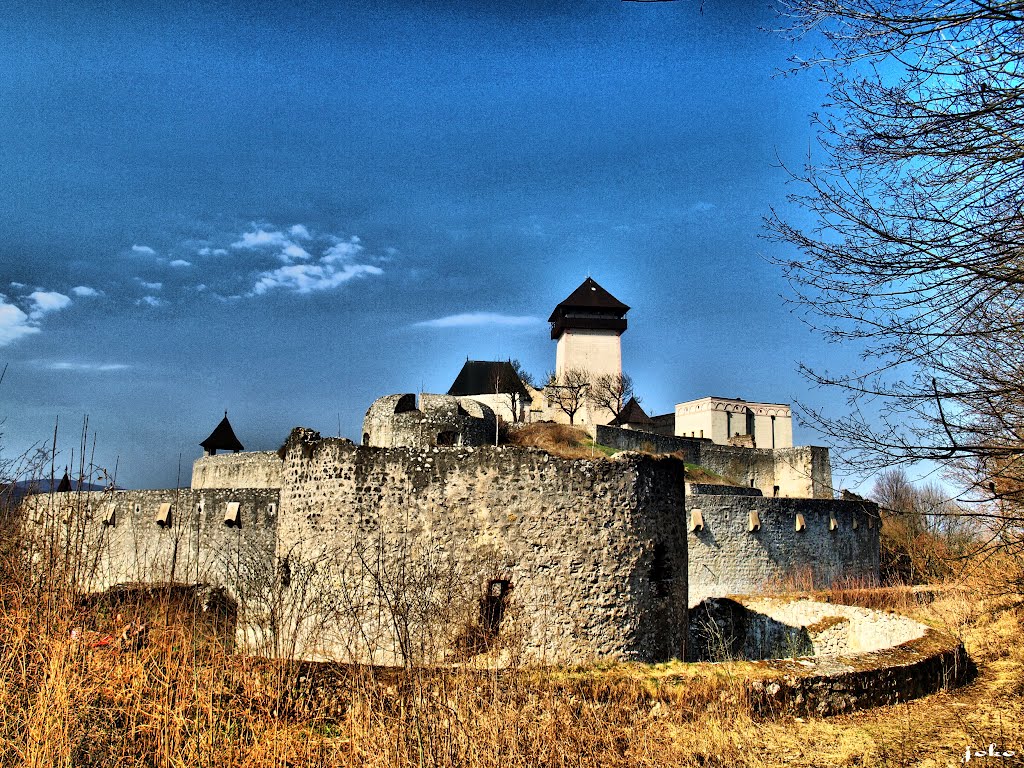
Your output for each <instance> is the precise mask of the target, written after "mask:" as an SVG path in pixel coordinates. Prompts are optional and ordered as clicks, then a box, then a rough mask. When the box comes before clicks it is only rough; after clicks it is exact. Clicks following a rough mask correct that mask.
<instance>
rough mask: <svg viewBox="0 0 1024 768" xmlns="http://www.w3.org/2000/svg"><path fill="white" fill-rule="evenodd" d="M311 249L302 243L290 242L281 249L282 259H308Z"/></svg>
mask: <svg viewBox="0 0 1024 768" xmlns="http://www.w3.org/2000/svg"><path fill="white" fill-rule="evenodd" d="M308 258H310V256H309V251H307V250H306V249H305V248H303V247H302V246H301V245H296V244H295V243H288V245H286V246H285V248H284V250H283V251H281V261H291V260H292V259H308Z"/></svg>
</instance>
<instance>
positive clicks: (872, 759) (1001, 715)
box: [0, 591, 1024, 768]
mask: <svg viewBox="0 0 1024 768" xmlns="http://www.w3.org/2000/svg"><path fill="white" fill-rule="evenodd" d="M4 597H5V599H2V600H0V604H2V605H3V608H2V615H0V643H2V645H0V764H2V765H5V766H6V765H11V766H22V765H27V766H51V765H56V766H72V765H75V766H79V765H87V766H88V765H97V766H98V765H103V766H105V768H106V767H109V766H113V765H117V766H122V765H124V766H134V765H138V766H143V765H173V766H194V765H217V766H286V765H293V766H297V765H306V764H314V765H318V766H342V765H346V766H347V765H354V766H392V765H394V766H412V765H440V766H487V767H490V766H494V767H495V768H497V767H498V766H501V768H508V767H509V766H539V765H566V766H568V765H599V766H606V765H607V766H698V765H702V766H706V765H723V766H724V765H742V766H771V765H788V766H828V765H864V766H891V765H952V764H955V762H956V760H958V759H960V758H961V757H962V755H963V753H964V750H965V749H966V747H967V746H968V744H970V745H974V746H976V747H977V748H979V749H980V748H983V747H986V748H987V745H988V744H989V743H991V742H996V743H998V744H1000V745H1001V746H1002V747H1003V748H1004V749H1019V748H1020V747H1021V746H1024V745H1022V744H1021V743H1020V741H1021V736H1020V733H1019V729H1018V727H1017V726H1018V724H1019V723H1020V722H1022V719H1021V718H1022V717H1024V707H1022V699H1024V650H1022V647H1021V643H1020V636H1021V632H1022V630H1024V606H1022V605H1021V603H1020V602H1019V601H1014V600H1012V599H1009V598H999V599H994V600H982V599H979V598H978V595H977V594H976V593H973V594H967V593H965V592H963V591H956V592H950V593H948V594H940V596H939V597H937V599H935V600H934V601H933V602H931V603H930V604H928V605H915V606H914V610H915V611H916V613H917V615H919V616H920V617H921V618H923V619H926V620H928V621H929V622H930V623H933V624H937V625H942V626H944V627H946V628H947V629H949V630H951V631H953V632H954V633H957V634H959V635H960V636H961V637H963V638H964V640H965V642H966V643H967V647H968V650H969V652H970V653H971V655H972V657H973V658H974V659H975V660H976V661H977V662H978V664H979V667H980V674H979V676H978V678H977V679H976V680H975V681H974V682H973V683H971V684H970V685H969V686H967V687H965V688H963V689H960V690H958V691H953V692H950V693H944V694H939V695H936V696H931V697H927V698H925V699H922V700H919V701H914V702H910V703H908V704H904V705H899V706H894V707H884V708H880V709H878V710H872V711H866V712H861V713H858V714H854V715H849V716H843V717H836V718H829V719H807V720H806V721H801V720H797V719H794V718H789V717H787V718H783V719H781V720H777V721H761V720H758V719H756V718H754V717H752V716H751V714H750V712H749V710H748V707H747V705H746V703H745V700H744V698H743V694H742V690H741V686H740V684H739V683H740V681H741V680H742V678H743V677H744V676H745V675H746V674H747V673H748V672H749V671H750V670H749V668H748V667H749V665H745V664H743V663H738V664H728V665H717V666H715V667H713V668H710V667H708V666H705V665H699V666H698V665H685V664H679V663H670V664H661V665H654V666H649V665H634V664H611V665H604V666H597V667H585V668H579V669H562V670H547V671H540V670H532V671H527V670H524V671H521V672H504V673H498V672H495V671H486V670H381V669H369V668H358V667H345V666H340V665H334V666H329V665H306V664H299V663H295V662H293V663H287V662H271V661H267V660H256V659H247V658H244V657H241V656H238V655H234V654H231V653H230V652H229V651H228V650H227V649H226V648H225V647H224V645H223V644H222V643H221V642H220V641H219V640H218V639H217V638H216V636H215V633H213V632H211V631H210V630H209V627H208V626H207V625H206V624H205V623H202V622H199V621H197V619H196V617H195V614H194V613H190V612H189V611H188V610H184V609H181V608H180V606H175V605H167V604H165V605H163V606H160V605H157V606H156V608H154V607H152V606H143V607H139V606H136V607H132V608H122V609H119V610H121V611H122V615H121V616H120V619H118V617H117V616H116V615H115V614H114V613H113V612H110V611H107V612H102V611H98V610H97V609H95V608H88V609H84V608H82V607H81V606H76V605H75V604H74V603H72V602H70V601H69V602H66V603H64V604H63V605H60V604H59V601H58V602H54V603H50V604H49V610H48V611H38V610H35V609H36V607H37V606H35V605H33V604H32V603H31V601H19V600H18V599H17V596H13V595H10V594H7V595H5V596H4ZM133 621H145V622H148V623H149V624H150V625H151V627H152V629H151V631H150V633H149V635H148V640H147V642H146V643H145V644H144V645H143V646H142V647H141V648H134V649H133V648H130V647H127V648H123V649H119V648H117V647H103V648H90V647H88V643H85V644H83V643H76V642H72V641H71V639H70V638H71V631H72V629H73V628H75V627H76V626H83V627H92V628H95V631H96V632H97V633H98V634H99V635H100V636H102V635H103V633H105V632H107V631H108V630H109V629H112V628H114V627H116V626H117V625H118V624H121V623H127V622H133ZM88 637H90V638H92V637H96V635H89V636H88ZM709 670H710V671H709Z"/></svg>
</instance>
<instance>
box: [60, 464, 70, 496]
mask: <svg viewBox="0 0 1024 768" xmlns="http://www.w3.org/2000/svg"><path fill="white" fill-rule="evenodd" d="M70 491H71V478H70V477H69V476H68V468H67V467H64V477H62V478H61V479H60V483H59V484H58V485H57V493H70Z"/></svg>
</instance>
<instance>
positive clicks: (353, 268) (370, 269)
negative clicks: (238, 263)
mask: <svg viewBox="0 0 1024 768" xmlns="http://www.w3.org/2000/svg"><path fill="white" fill-rule="evenodd" d="M382 272H383V270H382V269H381V268H380V267H375V266H373V265H371V264H346V265H344V266H341V267H339V266H337V265H335V264H326V263H321V264H289V265H288V266H286V267H280V268H278V269H274V270H271V271H269V272H263V273H261V274H260V275H259V279H258V280H257V281H256V285H255V286H253V289H252V294H253V295H255V296H261V295H262V294H264V293H267V292H268V291H272V290H275V289H278V288H283V289H286V290H291V291H294V292H295V293H313V292H314V291H327V290H330V289H331V288H337V287H338V286H339V285H341V284H342V283H347V282H348V281H349V280H353V279H355V278H357V277H366V276H368V275H379V274H381V273H382Z"/></svg>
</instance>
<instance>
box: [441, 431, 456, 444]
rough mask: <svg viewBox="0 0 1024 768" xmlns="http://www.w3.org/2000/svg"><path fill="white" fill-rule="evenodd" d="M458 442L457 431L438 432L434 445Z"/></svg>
mask: <svg viewBox="0 0 1024 768" xmlns="http://www.w3.org/2000/svg"><path fill="white" fill-rule="evenodd" d="M458 442H459V433H458V432H438V433H437V443H436V445H442V446H444V445H456V444H458Z"/></svg>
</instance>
